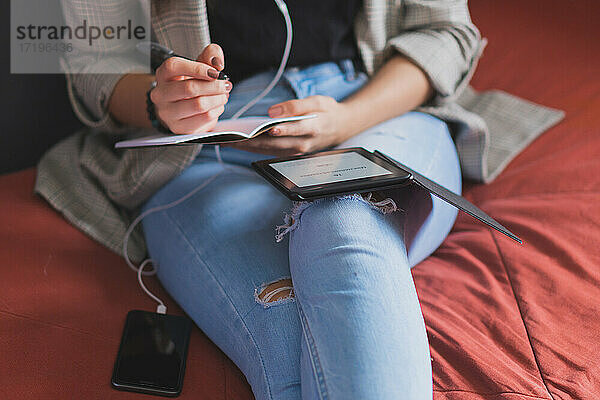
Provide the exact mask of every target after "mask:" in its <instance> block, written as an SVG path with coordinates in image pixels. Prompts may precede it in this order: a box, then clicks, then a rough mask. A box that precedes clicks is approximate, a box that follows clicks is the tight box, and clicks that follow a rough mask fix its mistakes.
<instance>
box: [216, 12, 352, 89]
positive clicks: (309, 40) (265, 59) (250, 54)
mask: <svg viewBox="0 0 600 400" xmlns="http://www.w3.org/2000/svg"><path fill="white" fill-rule="evenodd" d="M286 3H287V6H288V9H289V12H290V16H291V18H292V26H293V31H294V35H293V42H292V52H291V54H290V59H289V61H288V66H290V67H291V66H303V65H309V64H314V63H319V62H325V61H337V60H342V59H345V58H349V59H353V60H358V59H359V56H358V50H357V48H356V43H355V39H354V30H353V23H354V17H355V16H356V13H357V11H358V10H359V8H360V6H361V1H360V0H287V1H286ZM207 8H208V19H209V26H210V35H211V41H212V42H213V43H216V44H218V45H220V46H221V47H222V48H223V51H224V53H225V65H226V67H225V69H226V72H227V74H228V75H229V76H230V77H231V79H232V80H233V81H238V80H241V79H243V78H245V77H248V76H249V75H252V74H254V73H257V72H260V71H264V70H267V69H270V68H277V67H278V66H279V64H280V62H281V57H282V56H283V50H284V47H285V40H286V28H285V22H284V19H283V15H282V14H281V12H280V11H279V8H278V7H277V5H276V4H275V1H274V0H252V1H248V0H245V1H244V0H208V1H207Z"/></svg>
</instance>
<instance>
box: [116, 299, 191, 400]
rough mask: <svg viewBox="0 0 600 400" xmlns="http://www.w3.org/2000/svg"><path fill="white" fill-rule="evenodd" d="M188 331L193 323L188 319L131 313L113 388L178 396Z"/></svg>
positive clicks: (120, 349)
mask: <svg viewBox="0 0 600 400" xmlns="http://www.w3.org/2000/svg"><path fill="white" fill-rule="evenodd" d="M191 329H192V323H191V321H190V319H189V318H187V317H180V316H176V315H166V314H157V313H153V312H147V311H140V310H132V311H130V312H129V313H128V314H127V320H126V321H125V329H124V330H123V337H122V338H121V345H120V346H119V353H118V354H117V360H116V362H115V368H114V371H113V375H112V379H111V384H112V387H114V388H115V389H119V390H127V391H131V392H138V393H146V394H154V395H159V396H167V397H176V396H179V394H180V393H181V389H182V387H183V376H184V374H185V361H186V358H187V351H188V343H189V339H190V332H191Z"/></svg>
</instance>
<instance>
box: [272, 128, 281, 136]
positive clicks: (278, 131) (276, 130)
mask: <svg viewBox="0 0 600 400" xmlns="http://www.w3.org/2000/svg"><path fill="white" fill-rule="evenodd" d="M280 133H281V130H279V128H272V129H271V135H273V136H277V135H279V134H280Z"/></svg>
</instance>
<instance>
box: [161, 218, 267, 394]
mask: <svg viewBox="0 0 600 400" xmlns="http://www.w3.org/2000/svg"><path fill="white" fill-rule="evenodd" d="M161 214H163V215H164V216H165V217H167V219H168V220H169V221H171V223H172V224H173V225H174V226H175V228H177V230H178V231H179V234H180V235H181V237H182V238H183V240H184V242H185V243H186V244H187V245H188V247H189V248H190V249H191V250H192V253H193V254H194V256H195V258H196V259H197V260H198V261H199V262H200V263H201V264H203V265H204V266H205V268H206V270H207V271H208V272H209V273H210V275H211V276H212V278H213V280H214V281H215V282H216V283H217V285H218V286H219V288H220V289H221V292H222V293H223V295H224V296H225V298H226V299H227V300H228V301H229V304H230V305H231V308H232V309H233V310H234V312H235V313H236V314H237V315H238V317H239V318H240V321H241V322H242V325H243V326H244V328H245V330H246V333H247V334H248V336H249V337H250V339H251V340H252V344H254V348H255V349H256V352H257V353H258V358H259V360H260V364H261V366H262V371H263V375H264V378H265V381H266V382H267V390H268V394H269V399H272V398H273V395H272V393H271V383H270V382H269V376H268V374H267V370H266V367H265V363H264V359H263V356H262V354H261V351H260V347H259V346H258V344H257V343H256V340H255V339H254V336H253V335H252V332H250V329H248V326H247V325H246V322H245V321H244V319H243V318H242V316H241V315H240V312H239V311H238V309H237V308H236V307H235V305H234V304H233V301H232V300H231V298H230V297H229V295H228V294H227V292H226V291H225V289H224V288H223V286H222V285H221V283H220V282H219V280H218V279H217V278H216V277H215V275H214V273H213V272H212V270H211V269H210V268H209V266H208V264H206V263H205V262H204V261H203V260H202V258H201V257H200V254H199V253H198V251H197V250H196V248H195V247H194V246H193V245H192V244H191V243H190V241H189V239H188V237H187V235H186V234H185V232H184V231H183V229H182V227H181V226H180V225H179V224H178V223H177V221H176V220H175V219H173V218H172V217H171V216H170V215H169V214H168V213H167V212H166V211H163V212H162V213H161ZM159 268H160V266H159Z"/></svg>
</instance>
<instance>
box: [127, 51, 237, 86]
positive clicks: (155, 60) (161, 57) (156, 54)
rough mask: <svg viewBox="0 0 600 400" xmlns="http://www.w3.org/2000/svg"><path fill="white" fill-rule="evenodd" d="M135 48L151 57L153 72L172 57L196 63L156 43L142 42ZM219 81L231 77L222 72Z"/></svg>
mask: <svg viewBox="0 0 600 400" xmlns="http://www.w3.org/2000/svg"><path fill="white" fill-rule="evenodd" d="M135 48H136V49H137V50H138V51H139V52H140V53H142V54H145V55H147V56H150V65H151V66H152V69H153V70H156V69H157V68H158V67H159V66H160V64H162V63H163V62H164V61H165V60H166V59H168V58H171V57H180V58H185V59H186V60H190V61H196V60H192V59H191V58H189V57H185V56H181V55H179V54H176V53H175V52H174V51H173V50H171V49H169V48H168V47H166V46H163V45H162V44H160V43H156V42H140V43H138V44H137V45H136V46H135ZM217 79H218V80H222V81H228V80H229V77H228V76H227V75H226V74H225V72H223V71H220V72H219V77H218V78H217Z"/></svg>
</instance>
